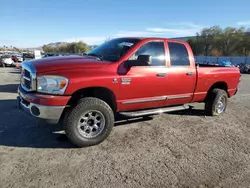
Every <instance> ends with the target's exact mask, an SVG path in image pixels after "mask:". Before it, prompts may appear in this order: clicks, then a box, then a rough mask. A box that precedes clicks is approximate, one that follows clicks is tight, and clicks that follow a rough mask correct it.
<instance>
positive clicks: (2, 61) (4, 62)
mask: <svg viewBox="0 0 250 188" xmlns="http://www.w3.org/2000/svg"><path fill="white" fill-rule="evenodd" d="M0 65H1V66H2V67H10V66H14V65H15V62H14V61H13V60H12V58H11V55H5V54H4V55H2V56H1V57H0Z"/></svg>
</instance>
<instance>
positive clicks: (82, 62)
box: [30, 56, 110, 73]
mask: <svg viewBox="0 0 250 188" xmlns="http://www.w3.org/2000/svg"><path fill="white" fill-rule="evenodd" d="M30 63H32V64H33V65H34V66H35V68H36V72H38V73H39V72H49V71H55V70H65V69H67V70H68V69H83V68H98V67H103V66H108V65H109V63H110V62H109V61H100V60H97V59H96V58H91V57H88V56H62V57H48V58H41V59H36V60H30Z"/></svg>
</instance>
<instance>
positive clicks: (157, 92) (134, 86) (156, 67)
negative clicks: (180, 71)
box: [118, 40, 167, 111]
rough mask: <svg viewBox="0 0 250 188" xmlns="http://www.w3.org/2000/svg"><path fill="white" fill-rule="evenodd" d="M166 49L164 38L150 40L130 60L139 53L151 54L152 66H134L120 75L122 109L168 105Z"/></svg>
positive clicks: (120, 107) (120, 105)
mask: <svg viewBox="0 0 250 188" xmlns="http://www.w3.org/2000/svg"><path fill="white" fill-rule="evenodd" d="M165 53H166V50H165V43H164V40H157V41H149V42H147V43H145V44H143V45H142V46H141V47H140V48H139V49H138V50H137V51H136V52H135V53H134V54H133V55H132V56H131V57H130V58H129V60H136V59H137V57H138V56H139V55H150V56H151V58H152V64H151V65H150V66H132V67H131V68H130V70H129V71H128V72H127V73H126V74H125V75H121V76H120V80H121V83H120V92H119V93H120V96H119V100H118V104H119V109H120V110H121V111H130V110H139V109H146V108H155V107H160V106H164V105H166V81H167V80H166V79H167V77H166V76H167V67H166V58H165V57H166V54H165Z"/></svg>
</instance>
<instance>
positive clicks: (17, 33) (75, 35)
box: [0, 0, 250, 48]
mask: <svg viewBox="0 0 250 188" xmlns="http://www.w3.org/2000/svg"><path fill="white" fill-rule="evenodd" d="M0 7H1V8H0V18H1V23H0V46H3V45H7V46H10V45H11V46H16V47H22V48H25V47H38V46H42V45H44V44H48V43H51V42H59V41H60V42H74V41H80V40H81V41H84V42H86V43H87V44H89V45H93V44H97V45H98V44H100V43H102V42H103V41H104V40H106V39H107V38H109V37H110V38H116V37H124V36H129V37H132V36H142V37H147V36H152V37H168V38H172V37H184V36H191V35H195V33H196V32H199V31H200V30H201V29H202V28H204V27H210V26H214V25H220V26H221V27H227V26H233V27H240V26H244V27H250V14H249V7H250V1H249V0H237V1H235V0H227V1H226V0H207V1H203V0H1V2H0Z"/></svg>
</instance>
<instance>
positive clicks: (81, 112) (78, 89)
mask: <svg viewBox="0 0 250 188" xmlns="http://www.w3.org/2000/svg"><path fill="white" fill-rule="evenodd" d="M239 82H240V72H239V69H238V68H236V67H220V66H211V65H196V64H195V60H194V56H193V52H192V50H191V48H190V46H189V45H188V43H186V42H183V41H178V40H171V39H166V38H139V37H134V38H133V37H129V38H125V37H124V38H116V39H112V40H110V41H107V42H105V43H103V44H101V45H100V46H98V47H96V48H95V49H93V50H91V51H90V52H88V53H87V54H85V55H83V56H68V57H67V56H61V57H49V58H42V59H37V60H30V61H28V62H24V63H23V64H22V70H21V83H20V86H19V89H18V93H19V96H18V98H17V102H18V103H17V104H18V107H19V108H20V109H22V110H23V111H25V112H27V113H29V114H30V115H32V116H34V117H36V118H41V119H44V120H46V121H48V122H49V123H62V124H63V126H64V129H65V132H66V135H67V136H68V138H69V140H70V141H71V142H72V143H73V144H75V145H77V146H79V147H84V146H91V145H96V144H99V143H101V142H102V141H104V140H105V139H106V138H107V137H108V136H109V134H110V132H111V130H112V129H113V126H114V122H115V117H116V115H122V116H126V117H143V116H150V115H154V114H159V113H164V112H170V111H178V110H185V109H188V108H189V106H188V105H187V104H188V103H194V102H197V103H201V102H204V103H205V109H204V110H205V112H206V114H207V115H211V116H217V115H220V114H222V113H224V112H225V110H226V108H227V101H228V98H231V97H232V96H233V95H235V94H236V92H237V88H238V84H239ZM166 126H167V124H166Z"/></svg>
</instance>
